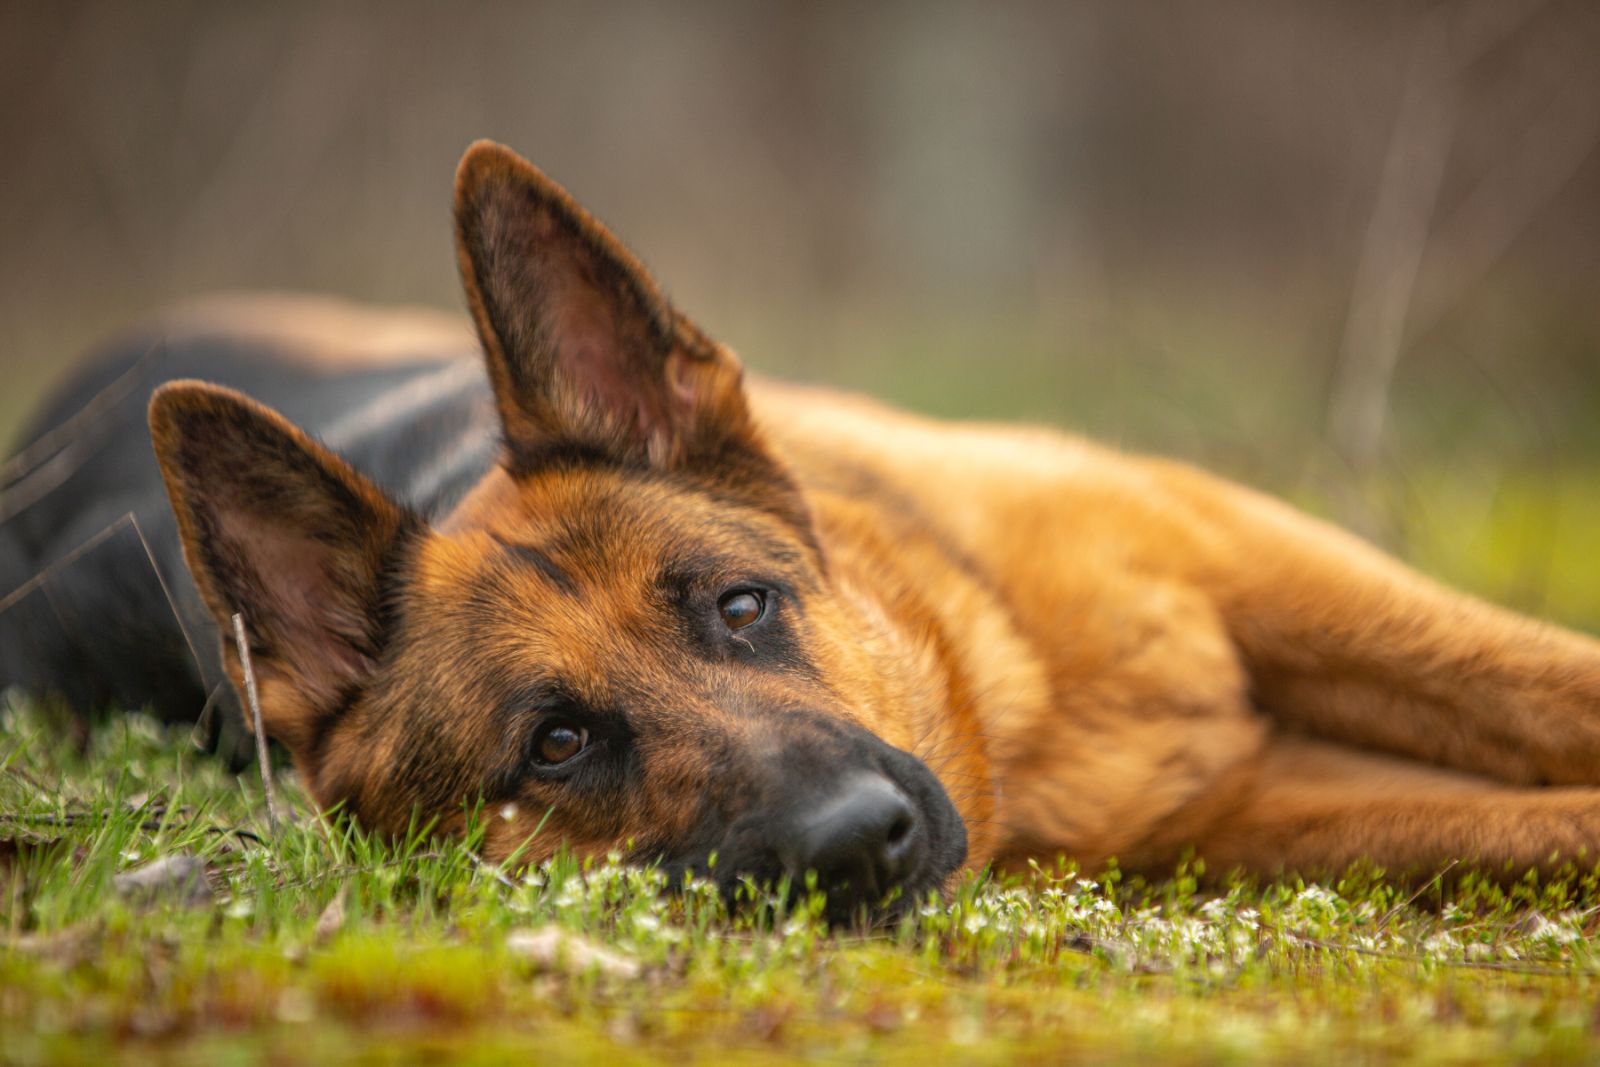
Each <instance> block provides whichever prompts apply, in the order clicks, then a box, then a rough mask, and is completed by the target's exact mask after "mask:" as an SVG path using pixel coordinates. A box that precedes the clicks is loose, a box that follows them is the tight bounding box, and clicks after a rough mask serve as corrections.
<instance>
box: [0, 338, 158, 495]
mask: <svg viewBox="0 0 1600 1067" xmlns="http://www.w3.org/2000/svg"><path fill="white" fill-rule="evenodd" d="M161 350H162V342H160V341H157V342H156V343H155V344H153V345H151V346H150V347H149V349H147V350H146V351H145V353H144V355H142V356H140V357H139V358H138V359H137V360H135V361H134V363H133V366H131V367H129V368H128V369H127V370H125V371H123V372H122V373H121V374H119V375H117V377H116V379H115V380H114V381H113V382H112V383H111V384H110V385H108V386H106V387H105V388H104V389H102V390H100V391H99V392H98V393H96V394H95V395H94V397H93V398H91V399H90V401H89V402H88V403H87V404H85V405H84V406H83V407H82V408H80V409H78V411H77V412H76V413H74V414H73V416H72V417H71V418H69V419H67V421H66V422H63V423H62V424H61V425H59V426H57V427H55V428H54V429H52V430H50V431H48V432H46V433H44V434H42V435H40V437H39V439H38V440H36V441H34V442H33V443H32V444H30V445H29V446H28V447H27V448H24V449H23V450H22V451H21V452H18V453H17V454H16V455H15V456H12V457H11V458H10V459H8V460H6V461H5V462H4V463H0V485H4V486H10V485H11V484H12V483H13V482H18V481H21V480H22V479H23V478H25V477H27V476H28V475H30V474H32V473H34V472H35V471H36V470H38V469H39V468H40V467H42V466H44V464H45V463H46V462H47V461H48V460H49V459H50V458H51V457H52V456H54V455H56V454H57V453H59V452H61V451H63V450H64V449H65V448H67V446H69V445H71V444H73V443H74V442H75V441H78V440H80V439H81V438H83V437H84V436H85V435H86V433H87V432H88V431H90V430H92V429H93V428H94V427H95V426H96V425H99V424H101V422H102V419H103V417H104V416H105V414H106V413H107V412H108V411H110V410H111V409H112V408H114V407H116V406H117V405H118V404H120V403H122V401H123V400H125V399H126V398H127V397H128V396H129V395H131V394H132V393H133V390H134V389H135V388H137V387H138V385H139V383H140V382H141V381H142V380H143V379H144V377H145V375H146V373H147V372H148V371H149V370H150V364H151V363H153V362H154V361H155V359H156V357H157V355H158V354H159V353H160V352H161Z"/></svg>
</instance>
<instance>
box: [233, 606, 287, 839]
mask: <svg viewBox="0 0 1600 1067" xmlns="http://www.w3.org/2000/svg"><path fill="white" fill-rule="evenodd" d="M233 643H234V644H235V645H236V646H238V649H239V667H240V669H241V670H243V671H244V695H245V699H246V700H248V701H249V702H250V723H251V726H252V727H253V728H254V729H255V732H256V762H257V763H259V764H260V765H261V785H262V787H263V788H264V789H265V790H266V791H267V821H268V822H269V823H270V824H271V826H272V832H273V833H277V832H278V794H277V791H276V790H275V789H273V787H272V761H271V760H270V759H269V758H268V757H267V732H266V730H265V729H264V728H263V727H262V725H261V698H260V696H259V695H258V694H257V693H256V672H255V668H253V667H252V666H251V665H250V642H249V640H247V639H246V638H245V635H244V616H242V615H240V614H239V613H238V612H234V613H233Z"/></svg>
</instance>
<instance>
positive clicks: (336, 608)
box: [150, 382, 417, 756]
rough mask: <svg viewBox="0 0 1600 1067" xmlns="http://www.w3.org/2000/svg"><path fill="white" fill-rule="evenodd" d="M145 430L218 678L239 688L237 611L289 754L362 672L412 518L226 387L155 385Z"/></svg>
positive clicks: (267, 716)
mask: <svg viewBox="0 0 1600 1067" xmlns="http://www.w3.org/2000/svg"><path fill="white" fill-rule="evenodd" d="M150 433H151V438H152V440H153V441H154V444H155V451H156V457H157V459H158V460H159V461H160V463H161V473H162V476H163V477H164V478H165V479H166V483H167V495H168V496H169V497H170V498H171V500H172V509H173V511H174V512H175V513H176V515H177V518H178V531H179V535H180V537H181V538H182V541H183V554H184V557H185V559H187V561H188V563H189V570H190V572H191V573H192V574H193V575H194V579H195V582H196V583H197V584H198V585H199V587H200V593H201V595H202V596H203V597H204V598H205V602H206V606H207V607H208V608H210V610H211V613H212V615H213V616H214V617H215V618H216V620H217V625H218V626H219V627H220V628H221V631H222V637H223V640H222V647H223V650H224V651H223V658H224V662H225V663H226V665H227V668H228V673H229V675H230V676H231V677H232V678H233V679H234V682H235V684H236V685H238V684H240V683H241V682H242V680H243V673H242V670H241V668H240V664H239V659H238V653H237V651H236V649H235V646H234V641H233V629H232V621H231V620H232V616H233V614H234V613H235V612H237V613H239V614H240V615H241V616H242V617H243V620H244V623H245V627H246V632H247V633H248V635H249V638H250V651H251V660H252V667H253V669H254V671H255V674H256V681H257V689H258V691H259V694H260V698H261V712H262V722H263V725H264V726H265V728H266V731H267V733H268V734H269V735H271V736H273V737H275V738H277V739H278V740H280V741H282V742H283V743H284V744H285V745H286V746H287V747H288V748H289V750H290V751H291V752H292V753H295V754H296V755H297V756H298V755H300V754H301V753H302V752H303V751H304V750H305V749H306V747H307V746H308V745H310V744H312V743H313V742H314V741H315V737H314V734H315V732H316V729H317V724H318V723H319V722H320V721H322V720H323V719H325V718H326V716H327V715H328V714H329V713H330V712H331V711H333V710H334V709H335V708H337V707H338V706H339V704H340V703H341V701H343V700H345V699H347V698H348V695H349V694H350V693H351V692H352V691H353V690H354V689H356V688H357V687H359V686H360V685H361V684H362V683H363V681H364V680H365V679H366V677H367V675H368V674H369V672H370V671H371V669H372V666H373V663H374V661H375V659H376V657H377V655H378V651H379V645H380V644H381V642H382V639H383V634H382V626H381V619H382V605H381V597H382V590H381V585H382V575H383V572H384V569H385V567H386V566H388V565H389V564H390V563H391V562H392V560H393V557H394V555H395V554H396V553H397V552H399V551H400V550H401V546H402V542H403V540H404V537H403V534H404V533H405V532H406V531H407V530H408V529H409V528H411V527H412V525H413V524H414V523H416V521H417V520H414V519H413V518H412V517H411V516H410V515H409V513H407V512H405V511H403V510H402V509H401V508H399V507H398V506H396V505H395V504H394V503H392V502H391V501H390V500H389V499H388V498H387V497H386V496H384V494H383V492H382V491H381V490H379V489H378V488H377V487H376V486H374V485H373V484H371V483H370V482H369V481H367V480H366V479H365V478H363V477H362V476H361V475H360V474H357V473H356V472H355V471H354V470H353V469H352V468H351V467H350V466H349V465H348V464H347V463H345V462H344V461H343V460H341V459H339V457H337V456H335V455H334V454H333V453H331V452H329V451H328V450H327V449H325V448H323V447H321V446H320V445H318V444H316V443H315V442H313V441H312V440H311V439H310V438H308V437H307V436H306V435H305V434H303V433H301V432H300V431H299V430H297V429H296V428H295V427H294V426H292V425H291V424H290V423H289V422H288V421H287V420H285V419H284V418H283V417H282V416H280V415H278V414H277V413H276V412H274V411H272V410H270V409H268V408H266V407H263V406H262V405H260V404H257V403H256V402H254V401H252V400H249V399H247V398H245V397H243V396H240V395H239V394H238V393H235V392H232V391H231V390H228V389H222V388H219V387H217V386H213V385H206V384H203V383H200V382H171V383H168V384H166V385H164V386H162V387H161V388H160V389H158V390H156V393H155V396H154V397H153V398H152V399H151V401H150ZM242 696H243V690H242V687H241V698H242ZM241 704H242V700H241Z"/></svg>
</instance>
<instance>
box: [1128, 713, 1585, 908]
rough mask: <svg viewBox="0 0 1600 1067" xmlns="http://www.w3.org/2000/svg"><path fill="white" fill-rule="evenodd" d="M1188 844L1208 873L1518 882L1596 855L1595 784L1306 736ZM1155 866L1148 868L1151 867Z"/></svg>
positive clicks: (1241, 788)
mask: <svg viewBox="0 0 1600 1067" xmlns="http://www.w3.org/2000/svg"><path fill="white" fill-rule="evenodd" d="M1237 785H1238V788H1237V789H1236V790H1235V791H1234V793H1233V795H1232V796H1231V797H1227V798H1225V799H1224V798H1223V796H1221V795H1219V803H1218V805H1217V808H1216V809H1215V810H1214V811H1213V812H1212V814H1213V816H1214V817H1213V818H1212V820H1211V821H1210V824H1209V826H1206V827H1204V828H1202V829H1199V830H1198V831H1197V832H1195V833H1193V834H1192V836H1191V837H1190V838H1189V839H1188V840H1185V841H1181V842H1180V841H1177V840H1173V841H1171V842H1170V843H1171V845H1172V846H1173V847H1172V849H1171V850H1170V852H1169V853H1168V854H1166V855H1165V856H1162V857H1161V859H1163V860H1165V862H1166V863H1167V864H1170V863H1171V861H1172V860H1173V859H1174V858H1176V855H1177V854H1178V853H1179V850H1180V848H1181V846H1182V845H1193V846H1194V848H1195V852H1196V854H1197V855H1198V856H1200V857H1201V858H1203V859H1204V860H1205V862H1206V866H1207V869H1208V872H1209V873H1211V874H1215V875H1222V874H1224V873H1226V872H1228V871H1231V870H1235V869H1242V870H1245V871H1248V872H1249V873H1252V874H1256V875H1260V876H1264V877H1273V876H1276V875H1278V874H1279V873H1282V872H1284V871H1292V872H1296V873H1299V874H1303V875H1307V876H1332V875H1336V874H1338V873H1339V872H1341V871H1343V870H1344V869H1345V868H1346V867H1348V866H1349V865H1350V864H1352V863H1354V862H1355V861H1357V860H1361V859H1370V860H1371V861H1373V862H1374V863H1376V864H1378V865H1379V866H1381V867H1383V868H1384V869H1385V870H1386V871H1389V872H1391V873H1394V874H1399V875H1406V876H1410V877H1429V876H1432V875H1434V874H1437V873H1439V872H1440V871H1441V870H1442V869H1444V868H1445V867H1446V866H1447V865H1450V864H1451V863H1453V862H1454V861H1457V860H1460V861H1463V862H1465V863H1466V864H1467V865H1469V866H1471V867H1473V868H1476V869H1483V870H1487V871H1491V872H1494V873H1497V874H1500V875H1503V876H1507V877H1511V878H1516V877H1518V876H1520V875H1521V874H1523V873H1524V872H1526V871H1527V870H1528V869H1530V868H1538V869H1541V870H1545V871H1549V870H1552V869H1555V868H1557V867H1559V866H1560V865H1561V864H1563V863H1567V862H1572V863H1574V864H1575V865H1577V866H1579V867H1580V868H1581V867H1585V866H1591V865H1593V864H1594V863H1595V861H1596V859H1597V858H1600V789H1593V788H1584V787H1566V788H1544V789H1540V788H1527V787H1516V786H1507V785H1504V784H1502V783H1499V782H1495V781H1493V780H1490V779H1487V778H1483V777H1480V776H1477V775H1469V774H1464V773H1462V772H1459V771H1452V770H1448V769H1445V768H1439V767H1429V766H1426V765H1424V764H1420V763H1417V762H1416V761H1414V760H1407V759H1403V758H1399V757H1394V756H1387V755H1383V754H1380V753H1371V752H1360V751H1357V750H1356V749H1353V748H1349V747H1347V746H1342V745H1336V744H1331V743H1329V742H1325V741H1316V740H1311V739H1307V738H1299V737H1293V736H1284V737H1278V738H1275V739H1273V740H1272V741H1271V742H1269V744H1268V745H1267V747H1266V750H1265V752H1264V755H1263V758H1262V760H1261V762H1260V763H1259V764H1258V765H1257V766H1256V767H1255V768H1253V769H1252V770H1251V773H1250V775H1249V776H1248V778H1245V779H1242V780H1241V781H1240V782H1239V783H1237ZM1154 866H1155V864H1152V867H1154Z"/></svg>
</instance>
